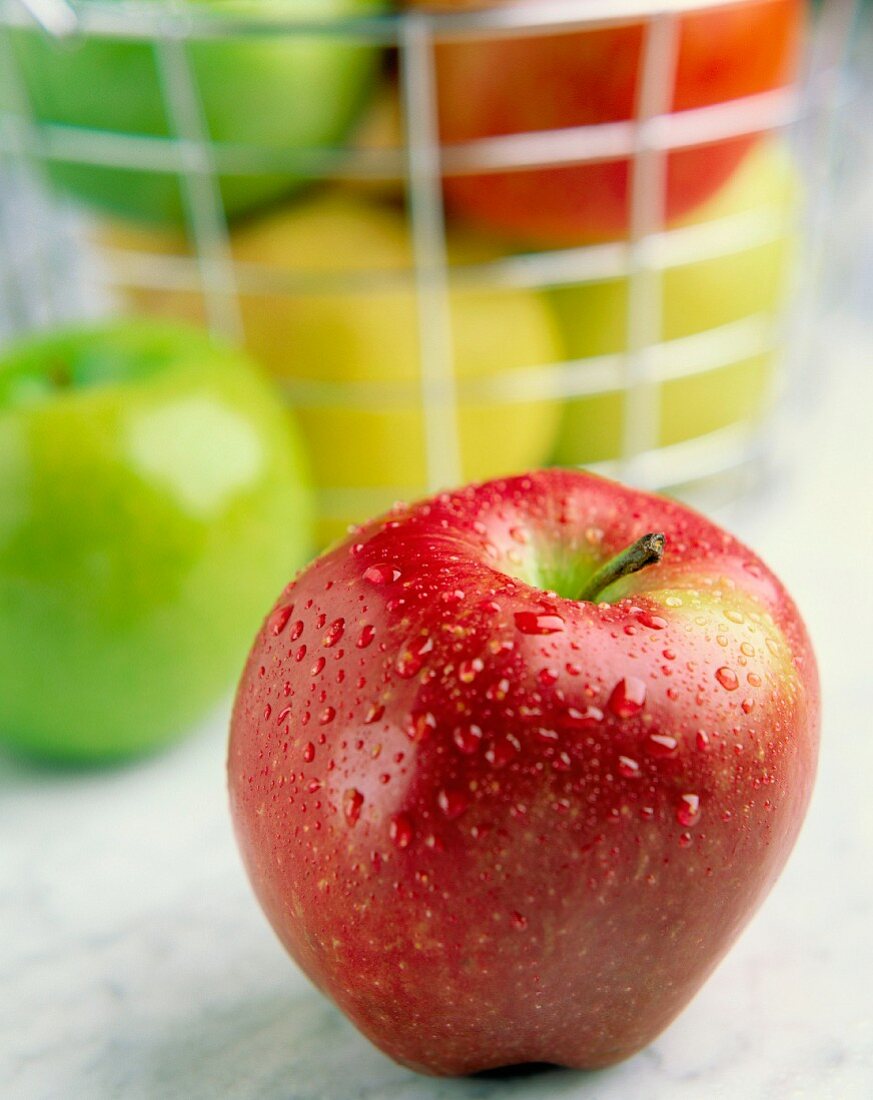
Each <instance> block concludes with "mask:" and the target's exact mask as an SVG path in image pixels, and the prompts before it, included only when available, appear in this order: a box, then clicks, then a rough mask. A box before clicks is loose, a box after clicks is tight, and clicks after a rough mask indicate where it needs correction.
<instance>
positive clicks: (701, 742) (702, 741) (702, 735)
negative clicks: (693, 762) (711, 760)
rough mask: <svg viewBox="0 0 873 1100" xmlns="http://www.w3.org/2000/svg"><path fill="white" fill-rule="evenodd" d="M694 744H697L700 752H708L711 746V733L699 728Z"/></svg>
mask: <svg viewBox="0 0 873 1100" xmlns="http://www.w3.org/2000/svg"><path fill="white" fill-rule="evenodd" d="M694 744H695V745H696V746H697V748H698V749H699V751H700V752H706V750H707V749H708V748H709V734H708V733H707V732H706V730H698V731H697V735H696V736H695V738H694Z"/></svg>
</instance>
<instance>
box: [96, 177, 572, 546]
mask: <svg viewBox="0 0 873 1100" xmlns="http://www.w3.org/2000/svg"><path fill="white" fill-rule="evenodd" d="M109 240H110V242H111V244H112V246H113V250H114V252H115V255H116V259H117V258H118V255H119V251H121V252H124V251H125V250H127V251H129V250H131V249H133V250H134V251H144V252H148V253H150V254H152V256H153V257H154V255H155V254H160V253H163V254H164V256H165V258H166V260H169V261H171V260H172V259H173V258H174V256H175V254H183V253H184V246H183V245H182V243H181V242H179V241H177V240H173V239H171V238H167V237H158V236H157V235H155V234H154V233H148V234H146V233H144V232H141V231H132V230H129V229H125V230H115V231H113V233H112V234H111V236H110V238H109ZM231 247H232V253H233V259H234V262H235V269H236V274H237V279H238V288H239V301H240V306H241V314H242V320H243V324H244V327H245V341H246V345H247V347H248V348H249V350H250V351H251V352H253V353H254V355H255V356H257V357H258V358H259V359H260V361H261V362H262V363H263V364H264V365H265V366H266V367H267V368H268V369H269V370H270V371H271V372H272V373H273V375H274V376H275V377H277V378H278V379H280V380H281V381H282V382H283V383H284V384H285V386H286V391H287V394H288V398H289V401H290V403H291V404H292V405H293V407H294V409H295V413H296V414H297V416H296V419H297V421H298V423H299V424H300V425H301V427H302V429H303V432H304V435H305V438H306V441H307V443H308V446H309V451H310V457H311V461H312V467H313V471H314V475H315V482H316V486H317V488H318V490H319V494H320V497H319V499H320V516H321V527H320V534H321V537H322V538H323V539H327V538H329V537H333V536H335V535H336V534H338V533H340V532H342V531H344V530H345V528H346V527H347V526H348V524H349V523H353V522H357V521H360V520H363V519H365V518H366V517H368V516H369V515H371V514H372V513H374V512H376V511H379V510H382V509H384V508H386V507H388V506H389V505H390V504H391V503H392V502H393V501H394V500H396V499H398V498H407V497H410V496H415V495H421V494H423V493H424V492H426V491H427V490H428V489H431V488H435V487H437V486H439V485H442V484H444V483H445V482H446V481H449V480H454V479H458V480H461V479H463V480H478V479H485V478H491V477H496V476H500V475H502V474H507V473H512V472H514V471H515V472H517V471H520V470H523V469H526V468H528V467H532V466H536V465H540V464H542V463H543V462H544V461H545V460H546V459H547V457H548V456H549V454H550V453H551V452H552V451H553V449H554V445H555V439H556V433H557V426H558V420H559V416H560V409H559V406H558V404H557V402H555V401H551V400H547V399H542V400H535V401H531V400H529V399H527V398H525V397H521V396H513V394H512V392H511V388H512V383H513V381H514V380H515V378H517V373H516V372H519V371H523V370H524V369H525V368H531V367H537V366H541V365H543V364H547V363H553V362H555V361H556V360H558V359H560V357H561V349H560V339H559V336H558V333H557V327H556V323H555V319H554V317H553V314H552V311H551V310H550V308H549V306H548V303H547V301H546V299H545V297H544V296H542V295H539V294H536V293H534V292H532V291H528V290H519V289H504V288H498V287H496V286H494V285H490V286H489V285H486V284H484V283H483V282H480V281H479V282H476V283H475V285H474V284H472V283H471V282H470V279H469V277H468V278H466V279H460V278H456V279H453V281H452V285H451V288H450V290H449V293H448V296H447V307H448V310H447V312H448V314H449V317H450V322H451V323H450V330H451V331H450V338H449V340H448V342H447V350H448V353H449V361H450V363H451V364H452V366H451V369H450V376H451V378H452V379H453V388H452V386H450V387H449V388H448V389H447V390H445V391H444V393H445V398H446V401H445V402H444V403H443V405H442V406H441V405H440V399H439V397H438V396H434V392H433V391H428V390H427V387H426V386H425V385H424V384H423V379H422V355H421V351H422V349H421V347H420V328H419V325H420V319H419V299H418V298H417V295H416V291H415V282H414V276H413V274H412V263H413V251H412V244H411V241H410V235H409V232H408V230H407V225H406V222H405V219H404V217H403V215H402V213H401V211H400V210H399V209H394V208H390V207H387V206H378V205H376V204H375V203H369V202H365V201H364V200H362V199H360V198H356V197H354V196H351V195H348V194H342V193H333V194H322V195H320V196H318V197H315V198H313V199H310V200H309V201H307V202H303V203H298V204H295V205H291V206H288V207H287V208H284V209H282V210H278V211H274V212H273V213H272V214H271V215H269V216H268V217H265V218H263V219H261V220H258V221H255V222H249V223H248V224H246V225H244V226H241V227H240V228H239V229H238V230H237V231H236V232H235V233H234V235H233V237H232V242H231ZM451 247H452V257H453V262H454V263H456V264H457V265H459V266H463V265H464V264H465V263H469V261H470V260H471V259H479V258H490V254H489V251H488V250H487V249H486V248H485V247H484V246H479V245H477V244H473V243H471V242H465V241H464V242H457V243H453V244H452V246H451ZM127 259H128V261H130V259H131V257H130V256H129V255H128V257H127ZM453 270H454V271H458V267H455V268H453ZM468 274H469V273H468ZM128 301H129V304H130V305H132V306H133V307H134V308H135V309H137V310H139V311H145V312H152V313H154V312H157V313H160V314H162V315H173V316H176V317H179V316H182V317H185V318H186V319H189V320H190V319H201V320H202V316H203V315H202V306H203V303H202V299H201V297H200V295H199V294H197V293H194V292H190V291H184V290H166V289H164V290H156V289H145V288H142V287H139V288H138V289H134V290H131V291H130V292H129V298H128ZM424 332H425V333H426V335H427V338H428V339H431V338H435V339H436V340H437V341H439V338H440V325H439V318H438V316H437V317H436V318H434V319H433V320H430V321H427V320H426V321H425V324H424ZM500 389H504V390H505V391H506V392H504V393H498V392H495V391H497V390H500ZM453 392H454V395H455V399H454V400H453V398H452V393H453ZM428 448H430V451H429V450H428ZM434 455H436V456H438V460H437V462H436V463H434V461H433V457H434ZM453 455H454V456H455V457H456V461H452V456H453ZM446 457H448V461H447V462H443V461H440V459H444V458H446Z"/></svg>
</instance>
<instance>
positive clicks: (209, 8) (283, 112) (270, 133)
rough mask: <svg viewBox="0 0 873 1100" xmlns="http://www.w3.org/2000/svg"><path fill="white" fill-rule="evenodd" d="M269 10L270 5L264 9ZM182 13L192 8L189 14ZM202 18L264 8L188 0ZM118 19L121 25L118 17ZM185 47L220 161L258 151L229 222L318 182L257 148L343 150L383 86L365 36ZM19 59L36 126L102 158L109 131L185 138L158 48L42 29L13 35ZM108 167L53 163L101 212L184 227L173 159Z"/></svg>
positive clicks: (354, 8) (338, 10)
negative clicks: (260, 156)
mask: <svg viewBox="0 0 873 1100" xmlns="http://www.w3.org/2000/svg"><path fill="white" fill-rule="evenodd" d="M262 6H264V7H265V8H266V7H268V5H262ZM184 7H185V5H184V4H183V5H182V12H181V14H184ZM382 7H384V0H294V2H293V3H291V4H288V5H286V10H287V14H288V18H289V20H290V21H293V19H295V18H300V19H303V20H305V19H325V20H328V21H329V20H332V19H336V21H337V23H338V24H339V22H340V21H341V20H342V19H344V18H347V17H350V16H356V15H361V14H366V13H372V12H373V11H378V10H379V9H380V8H382ZM190 8H191V12H192V14H193V15H194V16H196V17H197V18H198V19H201V20H202V19H203V18H204V17H205V18H208V17H209V15H210V13H211V12H215V13H220V14H222V15H226V14H228V13H232V12H233V11H234V10H235V9H237V10H239V11H240V12H241V13H243V14H245V15H246V16H247V18H248V20H249V22H250V23H251V21H252V19H255V20H256V19H257V9H258V5H257V4H254V5H246V6H243V5H238V4H235V3H233V2H230V3H223V2H222V3H218V2H215V0H190ZM119 18H120V19H121V18H123V16H122V15H121V13H119ZM190 33H191V35H192V37H191V40H190V44H189V45H188V47H187V55H188V57H189V59H190V70H191V74H192V77H193V80H194V83H195V84H196V94H197V96H198V98H199V104H200V106H201V107H202V115H203V124H204V127H205V130H206V134H207V137H208V139H209V140H210V141H211V142H212V143H213V146H214V150H215V151H217V152H218V155H219V156H221V154H222V149H224V150H225V151H227V150H229V149H231V147H235V148H236V150H237V151H241V153H242V154H243V159H244V154H245V149H246V148H249V149H252V150H255V161H254V163H253V166H252V168H251V169H248V168H246V169H245V170H244V171H242V172H237V171H234V172H232V173H231V172H228V173H227V174H225V175H222V176H221V179H220V190H221V198H222V200H223V203H224V210H225V213H226V214H227V216H229V217H232V216H234V215H237V214H240V213H242V212H244V211H246V210H249V209H252V208H253V207H256V206H259V205H262V204H264V203H266V202H268V201H270V200H272V199H274V198H275V197H276V196H278V195H281V194H283V193H285V192H288V191H290V190H292V189H293V188H295V187H297V186H299V185H300V184H301V183H302V182H305V180H306V179H307V178H308V176H306V174H300V173H299V172H297V171H295V170H294V169H293V167H288V168H287V169H286V168H283V169H282V170H281V171H275V172H270V171H266V170H262V169H260V168H258V167H257V160H256V156H257V151H258V150H266V151H268V152H269V151H273V152H284V153H294V152H295V151H301V150H306V151H312V150H316V151H317V150H320V149H324V150H329V149H331V148H332V147H335V146H341V145H342V144H343V141H344V140H345V138H346V136H347V135H348V132H349V129H350V127H351V126H352V124H353V123H354V122H355V120H356V119H357V117H358V115H359V113H360V111H361V110H362V108H363V107H364V106H365V104H366V102H367V99H368V97H369V93H370V91H371V89H372V87H373V85H374V77H375V75H376V72H377V69H378V63H379V51H378V49H377V48H376V47H374V46H373V45H368V44H367V43H366V42H363V41H362V40H360V39H353V38H350V37H345V38H344V37H341V36H338V35H335V34H334V35H331V34H330V33H328V32H325V33H324V34H323V35H309V34H300V33H297V34H295V33H294V31H293V29H289V30H288V31H282V32H281V33H278V32H276V31H275V30H274V31H272V32H271V31H266V30H265V32H264V33H263V34H262V35H256V34H251V33H247V34H245V35H241V34H240V35H237V36H236V37H230V36H225V37H207V36H202V35H201V37H199V38H198V37H197V31H196V25H195V28H194V29H192V30H191V32H190ZM10 34H11V43H12V46H13V49H14V53H15V57H16V59H17V62H18V65H19V67H20V70H21V74H22V77H23V81H24V85H25V88H26V91H27V95H28V97H29V100H30V104H31V107H32V110H33V114H34V117H35V120H36V122H37V123H49V124H52V125H55V126H59V127H67V128H70V129H71V130H74V131H77V132H79V134H80V136H86V133H85V132H86V131H95V134H94V139H93V140H92V141H91V144H90V147H88V150H87V153H86V155H88V156H90V152H91V150H94V152H95V158H96V152H97V150H98V149H100V148H102V145H101V144H100V142H101V141H102V140H104V139H105V137H106V135H110V136H112V135H115V136H116V140H118V137H117V136H118V135H129V136H130V138H131V139H138V140H139V143H140V146H141V147H143V148H147V147H148V146H149V145H151V146H152V147H153V149H156V150H158V151H160V148H161V145H160V142H161V141H163V140H166V139H168V138H171V137H173V136H190V135H180V134H179V132H178V129H177V126H176V121H175V119H174V117H173V112H172V109H171V106H170V104H169V103H168V101H167V98H166V97H165V95H164V90H163V86H162V67H161V59H160V54H159V47H158V46H157V45H156V44H155V43H154V42H150V41H144V40H142V39H133V38H109V37H104V36H96V35H93V36H92V35H84V36H80V37H74V38H72V39H64V40H63V41H60V42H54V41H52V40H51V39H50V38H49V37H47V36H46V35H45V34H44V33H43V32H42V31H40V30H37V29H34V30H26V31H23V30H19V31H15V32H10ZM113 155H115V154H114V153H112V152H111V151H110V154H109V156H110V160H109V162H108V163H107V162H106V161H104V160H102V159H95V160H94V161H93V162H89V161H88V160H84V159H83V160H67V161H62V160H49V161H48V162H47V164H46V169H47V172H48V175H49V177H50V178H51V179H52V180H53V181H54V182H55V183H56V184H58V185H59V186H61V187H63V188H64V189H65V190H67V191H69V192H71V193H73V194H74V195H76V196H78V197H79V198H82V199H85V200H87V201H88V202H89V203H92V204H94V205H97V206H99V207H101V208H104V209H107V210H111V211H114V212H115V213H117V214H121V215H124V216H127V217H130V218H134V219H138V220H143V221H148V222H153V223H162V224H178V223H181V222H183V221H184V219H185V201H184V196H183V191H182V188H181V187H180V178H179V176H178V175H176V174H175V172H174V169H173V165H172V163H171V154H170V152H169V151H167V152H166V153H165V154H161V157H162V166H161V167H160V168H159V169H151V168H141V167H133V168H131V167H122V166H119V165H118V164H113V163H112V162H111V157H112V156H113Z"/></svg>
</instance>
